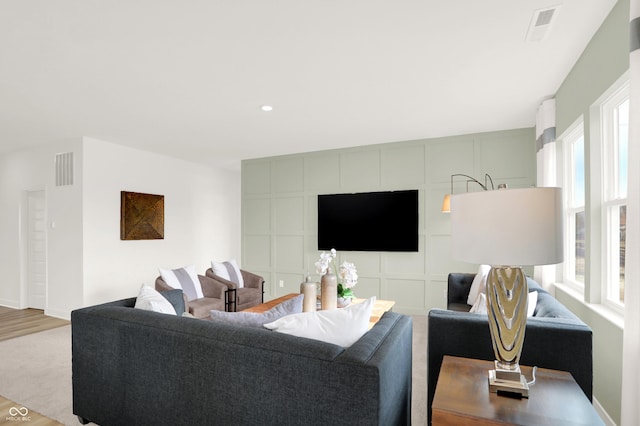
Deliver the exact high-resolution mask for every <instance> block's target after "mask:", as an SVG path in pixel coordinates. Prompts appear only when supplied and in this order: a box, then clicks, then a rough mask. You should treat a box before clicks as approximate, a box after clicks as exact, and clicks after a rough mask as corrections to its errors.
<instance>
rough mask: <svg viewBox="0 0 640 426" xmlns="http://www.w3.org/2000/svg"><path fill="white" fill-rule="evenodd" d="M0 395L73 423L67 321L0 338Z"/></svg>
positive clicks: (417, 357) (419, 392)
mask: <svg viewBox="0 0 640 426" xmlns="http://www.w3.org/2000/svg"><path fill="white" fill-rule="evenodd" d="M412 317H413V377H412V381H413V389H412V409H411V411H412V413H411V418H412V424H414V425H424V424H426V422H427V412H426V411H427V376H426V373H427V317H426V316H424V315H414V316H412ZM0 360H1V362H0V395H2V396H4V397H5V398H8V399H10V400H12V401H15V402H16V403H19V404H22V405H24V406H25V407H27V408H28V409H29V410H33V411H37V412H39V413H41V414H42V415H44V416H47V417H50V418H52V419H55V420H57V421H59V422H61V423H64V424H65V425H69V426H77V425H79V424H80V423H79V422H78V419H77V417H76V416H75V415H74V414H73V402H72V393H71V390H72V389H71V326H70V325H68V326H64V327H59V328H54V329H53V330H47V331H43V332H40V333H35V334H30V335H28V336H23V337H17V338H15V339H11V340H5V341H4V342H0Z"/></svg>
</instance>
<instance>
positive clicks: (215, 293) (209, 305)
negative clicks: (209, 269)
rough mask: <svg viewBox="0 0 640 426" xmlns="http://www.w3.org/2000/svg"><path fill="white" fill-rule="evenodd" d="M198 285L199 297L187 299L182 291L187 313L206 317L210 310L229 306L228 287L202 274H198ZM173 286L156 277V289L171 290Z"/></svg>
mask: <svg viewBox="0 0 640 426" xmlns="http://www.w3.org/2000/svg"><path fill="white" fill-rule="evenodd" d="M198 279H199V280H200V285H201V286H202V294H203V295H204V297H203V298H201V299H195V300H187V296H186V294H184V293H183V297H184V306H185V307H188V310H189V313H190V314H191V315H193V316H194V317H196V318H208V317H209V316H210V312H211V310H214V309H215V310H217V311H224V310H225V307H226V306H229V299H228V298H230V297H231V294H230V293H229V291H228V290H229V288H228V287H227V286H226V285H225V284H223V283H220V282H218V281H216V280H213V279H211V278H209V277H205V276H204V275H198ZM172 289H173V287H171V286H169V285H168V284H167V283H166V282H165V281H164V280H163V279H162V277H158V278H156V290H158V291H165V290H172Z"/></svg>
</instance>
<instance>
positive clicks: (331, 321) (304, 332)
mask: <svg viewBox="0 0 640 426" xmlns="http://www.w3.org/2000/svg"><path fill="white" fill-rule="evenodd" d="M375 301H376V298H375V297H371V298H369V299H367V300H365V301H364V302H362V303H353V304H351V305H350V306H347V307H346V308H340V309H331V310H327V311H317V312H302V313H300V314H293V315H287V316H286V317H283V318H280V319H279V320H276V321H274V322H270V323H268V324H265V325H264V327H265V328H268V329H270V330H273V331H277V332H278V333H285V334H290V335H293V336H298V337H306V338H308V339H315V340H321V341H323V342H327V343H333V344H334V345H339V346H343V347H345V348H348V347H349V346H351V345H353V344H354V343H355V342H357V341H358V339H360V338H361V337H362V335H364V333H366V332H367V331H368V330H369V319H370V318H371V311H372V310H373V304H374V303H375Z"/></svg>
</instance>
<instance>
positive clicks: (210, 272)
mask: <svg viewBox="0 0 640 426" xmlns="http://www.w3.org/2000/svg"><path fill="white" fill-rule="evenodd" d="M205 275H206V276H207V278H210V279H212V280H213V281H215V282H217V283H219V284H222V285H224V286H225V287H227V288H234V289H237V288H238V284H236V283H234V282H233V281H229V280H226V279H224V278H222V277H219V276H218V275H216V274H214V273H213V269H211V268H209V269H207V270H206V271H205Z"/></svg>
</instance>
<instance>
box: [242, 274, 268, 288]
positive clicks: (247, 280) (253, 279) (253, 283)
mask: <svg viewBox="0 0 640 426" xmlns="http://www.w3.org/2000/svg"><path fill="white" fill-rule="evenodd" d="M240 273H241V274H242V279H243V280H244V286H245V287H249V288H257V289H258V290H260V291H263V285H264V278H262V277H261V276H260V275H257V274H254V273H252V272H249V271H245V270H244V269H241V270H240Z"/></svg>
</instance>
